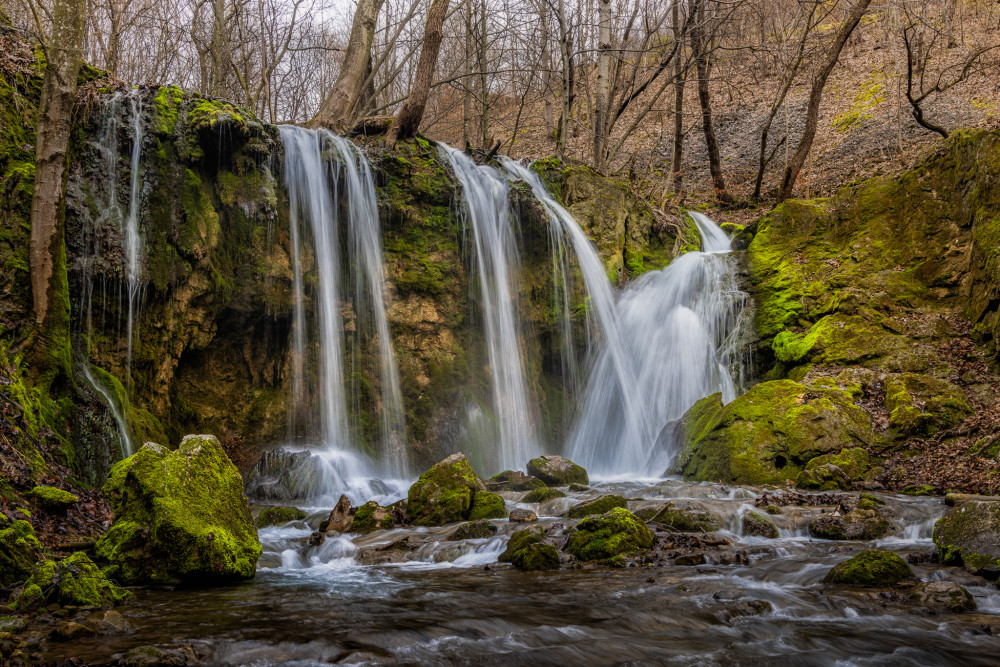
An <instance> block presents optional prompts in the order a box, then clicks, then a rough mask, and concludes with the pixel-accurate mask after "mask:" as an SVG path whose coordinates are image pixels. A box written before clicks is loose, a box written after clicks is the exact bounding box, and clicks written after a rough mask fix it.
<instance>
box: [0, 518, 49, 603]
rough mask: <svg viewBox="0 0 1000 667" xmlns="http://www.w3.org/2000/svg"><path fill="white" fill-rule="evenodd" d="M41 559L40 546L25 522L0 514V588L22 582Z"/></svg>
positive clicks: (32, 530) (29, 525)
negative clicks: (12, 519)
mask: <svg viewBox="0 0 1000 667" xmlns="http://www.w3.org/2000/svg"><path fill="white" fill-rule="evenodd" d="M41 557H42V545H41V544H40V543H39V542H38V538H36V537H35V531H34V529H33V528H32V527H31V524H30V523H28V522H27V521H21V520H18V521H11V520H9V519H7V517H6V515H4V514H0V586H4V587H6V586H10V585H11V584H13V583H16V582H19V581H24V579H25V578H27V576H28V575H30V574H31V569H32V568H33V567H34V565H35V563H36V562H38V560H39V559H40V558H41Z"/></svg>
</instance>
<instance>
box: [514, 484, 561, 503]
mask: <svg viewBox="0 0 1000 667" xmlns="http://www.w3.org/2000/svg"><path fill="white" fill-rule="evenodd" d="M565 497H566V494H565V493H563V492H562V491H560V490H559V489H551V488H549V487H545V488H544V489H535V490H534V491H529V492H528V494H527V495H525V496H524V498H521V502H522V503H544V502H545V501H546V500H552V499H553V498H565Z"/></svg>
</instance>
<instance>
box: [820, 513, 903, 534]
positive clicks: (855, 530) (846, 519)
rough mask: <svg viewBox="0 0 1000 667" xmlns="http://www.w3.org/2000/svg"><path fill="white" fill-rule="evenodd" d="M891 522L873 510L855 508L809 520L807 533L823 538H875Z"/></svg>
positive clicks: (887, 530) (887, 528)
mask: <svg viewBox="0 0 1000 667" xmlns="http://www.w3.org/2000/svg"><path fill="white" fill-rule="evenodd" d="M891 527H892V524H891V523H889V520H888V519H886V518H885V517H884V516H882V515H881V514H879V513H878V512H877V511H875V510H866V509H856V510H852V511H850V512H848V513H846V514H843V515H840V514H836V515H831V516H822V517H820V518H818V519H816V520H814V521H810V522H809V534H810V535H812V536H813V537H818V538H820V539H823V540H877V539H879V538H880V537H885V536H886V535H887V534H888V533H889V529H890V528H891Z"/></svg>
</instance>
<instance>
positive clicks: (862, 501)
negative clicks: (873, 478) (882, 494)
mask: <svg viewBox="0 0 1000 667" xmlns="http://www.w3.org/2000/svg"><path fill="white" fill-rule="evenodd" d="M883 506H885V501H884V500H882V499H881V498H876V497H875V496H872V495H869V494H867V493H862V494H861V496H860V497H858V504H857V509H859V510H876V511H877V510H878V509H879V508H880V507H883Z"/></svg>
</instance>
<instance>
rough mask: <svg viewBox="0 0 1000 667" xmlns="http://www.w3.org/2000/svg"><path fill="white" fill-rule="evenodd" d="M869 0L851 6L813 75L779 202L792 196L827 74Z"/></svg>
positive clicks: (828, 75) (817, 114)
mask: <svg viewBox="0 0 1000 667" xmlns="http://www.w3.org/2000/svg"><path fill="white" fill-rule="evenodd" d="M871 1H872V0H858V4H857V5H855V6H854V9H853V10H852V11H851V15H850V16H848V17H847V20H846V21H845V22H844V24H843V25H841V26H840V29H839V30H838V31H837V36H836V37H835V38H834V40H833V44H831V45H830V50H829V51H828V52H827V56H826V60H825V61H824V62H823V64H822V65H821V66H820V68H819V70H818V71H817V72H816V74H815V75H814V76H813V82H812V90H810V91H809V105H808V107H806V127H805V129H804V130H803V131H802V138H801V139H799V145H798V146H797V147H796V148H795V152H794V153H793V154H792V159H791V160H790V161H789V163H788V167H787V168H786V169H785V175H784V177H783V178H782V179H781V191H780V192H779V193H778V202H779V203H780V202H783V201H785V200H786V199H788V198H789V197H791V196H792V190H793V189H794V188H795V181H796V179H798V177H799V172H800V171H802V165H804V164H805V162H806V157H808V155H809V150H810V149H811V148H812V142H813V139H814V138H815V137H816V126H817V125H818V124H819V105H820V103H821V102H822V101H823V88H825V87H826V81H827V79H829V78H830V73H831V72H833V68H834V67H836V66H837V61H839V60H840V52H841V51H843V50H844V45H845V44H847V40H848V39H850V37H851V33H853V32H854V29H855V28H856V27H858V23H859V22H860V21H861V17H862V16H864V14H865V12H866V11H868V5H870V4H871Z"/></svg>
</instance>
